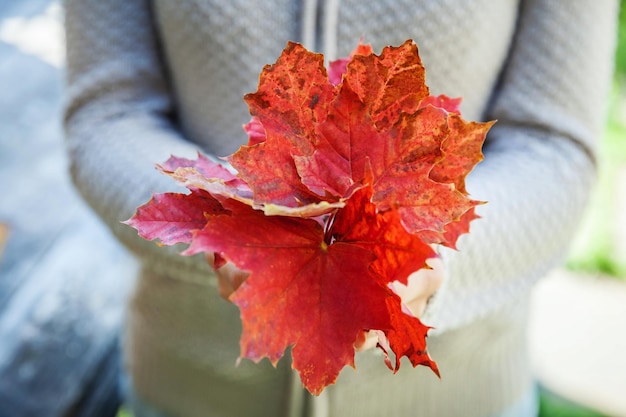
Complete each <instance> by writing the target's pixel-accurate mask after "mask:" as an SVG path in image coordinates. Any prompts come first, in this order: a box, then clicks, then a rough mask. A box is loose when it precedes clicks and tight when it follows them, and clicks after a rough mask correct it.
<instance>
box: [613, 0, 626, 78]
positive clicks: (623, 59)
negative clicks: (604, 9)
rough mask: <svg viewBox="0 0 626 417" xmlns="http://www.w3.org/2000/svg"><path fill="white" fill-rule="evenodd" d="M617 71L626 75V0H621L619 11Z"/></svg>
mask: <svg viewBox="0 0 626 417" xmlns="http://www.w3.org/2000/svg"><path fill="white" fill-rule="evenodd" d="M615 72H616V74H617V75H618V76H620V77H626V1H625V0H622V1H621V8H620V13H619V29H618V37H617V51H616V54H615Z"/></svg>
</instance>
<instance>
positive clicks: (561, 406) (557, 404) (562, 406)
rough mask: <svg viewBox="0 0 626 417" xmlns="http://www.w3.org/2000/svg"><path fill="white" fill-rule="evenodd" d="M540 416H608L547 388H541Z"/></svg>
mask: <svg viewBox="0 0 626 417" xmlns="http://www.w3.org/2000/svg"><path fill="white" fill-rule="evenodd" d="M538 417H608V416H607V415H605V414H601V413H599V412H597V411H594V410H590V409H588V408H585V407H583V406H581V405H580V404H576V403H574V402H572V401H569V400H567V399H565V398H563V397H560V396H558V395H556V394H554V393H553V392H550V391H548V390H545V389H541V390H540V396H539V416H538Z"/></svg>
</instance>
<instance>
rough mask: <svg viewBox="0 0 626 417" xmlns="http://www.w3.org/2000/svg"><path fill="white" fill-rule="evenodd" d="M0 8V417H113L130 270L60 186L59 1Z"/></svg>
mask: <svg viewBox="0 0 626 417" xmlns="http://www.w3.org/2000/svg"><path fill="white" fill-rule="evenodd" d="M2 3H3V6H2V7H0V225H2V227H1V228H0V232H1V233H0V249H1V248H2V247H3V246H4V249H3V250H0V254H1V255H0V417H20V416H47V417H55V416H94V417H98V416H114V415H115V414H116V412H117V408H118V406H119V402H120V398H119V395H118V391H117V389H118V388H117V381H118V377H119V375H118V372H119V365H120V359H119V349H118V344H119V334H120V328H121V325H122V320H123V314H124V305H125V302H126V299H127V297H128V294H129V291H130V289H131V288H132V285H133V277H134V272H135V268H136V265H135V262H134V260H133V259H132V258H131V257H130V256H129V255H128V254H127V253H126V252H125V251H124V250H123V249H122V248H121V247H120V246H119V245H118V244H117V243H116V242H115V241H114V239H113V238H112V237H111V236H110V234H109V233H108V231H107V230H106V228H105V227H104V226H103V225H102V224H101V223H100V222H99V220H98V219H97V218H96V217H95V215H94V214H92V212H91V211H90V209H89V208H88V207H87V206H86V205H85V204H84V203H83V202H82V200H81V199H80V197H79V196H78V195H77V193H76V192H75V190H74V189H73V187H72V184H71V181H70V178H69V174H68V168H67V167H68V163H67V158H66V155H65V149H64V143H63V135H62V128H61V111H62V103H63V97H62V86H63V69H62V68H60V67H59V66H58V64H59V63H60V62H62V56H61V57H58V56H57V55H58V50H59V49H58V48H59V46H61V45H62V42H63V41H62V39H58V38H54V37H55V36H58V34H59V29H60V28H61V26H60V25H61V23H60V20H59V18H60V5H59V3H58V2H57V1H50V0H19V1H17V0H4V1H3V2H2ZM55 25H56V26H55ZM20 36H21V37H20ZM29 36H30V37H29ZM53 38H54V39H53ZM29 42H30V43H29ZM46 42H47V43H48V44H46ZM46 45H47V46H48V49H45V47H46ZM37 48H39V49H37ZM55 48H56V49H55ZM46 53H49V54H48V55H45V54H46ZM54 54H57V55H54Z"/></svg>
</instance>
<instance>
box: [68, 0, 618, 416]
mask: <svg viewBox="0 0 626 417" xmlns="http://www.w3.org/2000/svg"><path fill="white" fill-rule="evenodd" d="M616 16H617V2H616V1H604V2H593V1H591V0H581V1H577V2H567V3H563V2H555V1H551V0H518V1H515V0H503V1H498V2H493V1H491V0H472V1H464V0H444V1H439V2H426V1H409V0H396V1H392V0H385V1H379V2H362V1H360V0H341V1H340V0H326V1H323V0H320V1H316V0H302V1H298V0H295V1H294V0H275V1H271V2H270V1H253V0H233V1H229V2H224V1H221V0H181V1H177V2H169V1H165V0H155V1H152V2H149V1H147V0H109V1H98V0H67V1H66V25H67V43H68V90H67V92H68V104H67V108H66V113H65V121H66V131H67V137H68V147H69V153H70V156H71V162H72V166H71V168H72V175H73V178H74V181H75V184H76V186H77V188H78V189H79V190H80V191H81V193H82V194H83V196H84V198H85V199H86V200H87V201H88V202H89V203H90V204H91V205H92V207H93V208H94V209H95V211H96V212H97V213H98V214H99V215H100V216H101V217H102V219H103V220H104V221H105V222H106V223H107V224H108V225H109V226H110V228H111V230H112V231H113V233H114V234H115V235H116V236H117V237H118V238H119V239H120V240H121V241H122V242H123V243H124V244H125V245H127V246H128V247H129V248H130V249H131V250H132V251H133V252H134V253H135V254H136V255H137V256H138V257H139V259H140V260H141V261H142V262H143V268H142V272H141V275H140V277H139V280H138V284H137V288H136V290H135V293H134V296H133V298H132V300H131V304H130V308H129V316H128V323H127V334H126V337H125V346H124V347H125V358H126V366H127V372H128V374H129V376H130V381H131V384H132V392H133V393H134V397H135V398H136V399H137V400H136V404H137V406H136V410H135V412H136V415H137V416H142V415H151V414H149V413H148V411H147V410H149V409H151V410H153V411H154V413H156V414H154V415H167V416H239V417H243V416H257V415H258V416H283V415H285V416H286V415H292V416H300V415H315V416H342V417H343V416H374V415H388V416H412V415H415V416H438V417H440V416H460V415H463V416H466V417H472V416H476V417H485V416H532V415H535V414H536V408H537V400H536V394H535V389H534V384H533V379H532V375H531V373H530V369H529V361H528V355H527V350H526V342H525V338H526V334H525V329H526V324H527V314H526V313H527V308H528V301H529V293H530V290H531V288H532V285H533V283H535V282H536V281H537V279H539V278H540V277H541V276H543V275H545V274H546V273H547V272H548V271H549V270H550V268H552V267H554V266H556V265H558V264H559V262H561V260H562V258H563V256H564V254H565V252H566V250H567V244H568V242H569V241H570V240H571V237H572V234H573V231H574V230H575V227H576V225H577V223H578V221H579V219H580V216H581V213H582V211H583V208H584V206H585V203H586V202H587V199H588V197H589V191H590V187H591V186H592V183H593V180H594V172H595V164H596V161H595V146H596V145H595V143H596V141H597V138H598V134H599V132H600V130H601V128H602V125H603V116H604V114H603V109H604V103H605V101H606V94H607V90H608V86H609V83H610V75H611V70H612V61H611V57H612V53H613V44H614V32H615V21H616ZM361 37H363V38H364V39H365V41H366V42H368V43H371V44H372V45H373V47H374V50H375V52H377V53H378V52H380V50H381V48H382V47H383V46H384V45H387V44H391V45H399V44H401V43H402V42H404V41H405V40H406V39H409V38H412V39H414V40H415V41H416V42H417V44H418V45H419V48H420V55H421V56H422V59H423V62H424V65H425V67H426V71H427V84H428V85H429V87H430V89H431V93H432V94H442V93H444V94H447V95H449V96H462V97H463V104H462V107H461V110H462V113H463V116H464V117H465V118H466V119H468V120H493V119H497V120H498V123H497V124H496V125H495V126H494V127H493V128H492V129H491V131H490V133H489V135H488V138H487V142H486V144H485V148H484V152H485V160H484V162H483V163H481V164H480V165H479V166H478V167H477V168H476V169H475V170H474V171H473V172H472V173H471V174H470V176H469V177H468V179H467V189H468V190H469V191H470V192H471V194H472V198H475V199H478V200H486V201H488V202H489V203H488V204H487V205H485V206H481V207H480V208H479V214H480V215H481V217H482V219H480V220H477V221H475V222H473V224H472V232H471V233H470V234H469V235H465V236H463V237H462V238H461V239H460V241H459V244H458V247H459V250H458V251H451V250H442V253H441V259H442V263H443V265H444V272H443V277H444V280H443V282H444V283H443V285H442V286H441V288H439V290H438V291H437V293H436V294H435V296H434V297H432V299H431V300H430V302H429V303H428V306H427V308H426V310H425V312H424V314H423V315H422V320H423V321H424V322H425V323H426V324H428V325H431V326H433V327H435V328H436V330H435V331H433V332H431V336H430V337H429V350H430V353H431V356H432V357H433V359H435V360H436V361H437V363H438V365H439V368H440V371H441V375H442V378H441V379H437V378H436V377H435V376H434V375H432V373H430V371H428V370H425V369H419V368H418V369H412V368H411V367H410V366H404V367H403V368H402V369H401V371H400V372H399V373H398V374H396V375H392V374H391V373H390V372H389V371H388V370H387V369H386V367H385V366H382V365H381V359H380V358H379V357H378V353H377V352H376V351H375V350H372V349H370V350H367V351H364V352H361V353H359V354H358V355H357V371H356V372H353V371H352V370H349V369H348V370H344V371H343V372H342V374H341V375H340V377H339V380H338V382H337V384H336V385H333V386H331V387H328V388H327V389H326V391H325V392H324V393H323V394H322V395H321V396H320V397H318V398H307V397H306V396H305V395H304V394H303V393H302V391H301V389H300V388H299V385H298V381H297V378H296V379H295V381H292V380H293V378H292V375H291V371H290V370H289V364H288V363H286V361H283V363H281V364H280V365H279V369H278V370H274V369H272V368H271V367H270V366H269V365H268V364H267V363H262V364H259V365H254V364H251V363H249V362H247V361H243V363H242V364H241V365H240V366H238V367H235V366H234V363H235V360H236V358H237V356H238V338H239V334H240V324H239V319H238V315H237V311H236V309H235V307H234V306H232V305H230V304H228V303H226V302H224V301H223V300H222V299H220V296H219V293H218V289H217V285H216V280H215V279H213V273H212V271H211V269H210V267H209V266H208V265H207V263H206V262H205V260H204V259H202V258H201V257H200V258H184V257H180V256H178V255H177V251H176V250H172V249H165V248H160V247H157V246H156V245H154V244H153V243H151V242H145V241H143V240H142V239H141V238H139V237H138V236H137V235H136V233H135V232H134V231H133V230H132V229H131V228H129V227H127V226H125V225H122V224H120V221H121V220H125V219H128V218H129V217H130V216H131V215H132V214H133V213H134V211H135V209H136V208H137V207H138V206H139V205H141V204H143V203H145V202H146V201H147V200H148V199H149V198H150V196H151V194H152V193H154V192H163V191H166V190H169V189H172V181H171V180H170V179H168V178H166V177H164V176H162V175H160V174H159V173H157V172H156V171H155V170H154V168H153V167H154V164H155V163H158V162H162V161H164V160H165V159H167V158H168V157H169V155H170V154H173V155H177V156H186V157H194V155H195V153H196V150H197V149H202V150H203V151H204V152H206V153H209V154H214V155H218V156H223V155H227V154H230V153H232V152H233V151H234V150H235V149H236V148H237V147H238V146H239V145H240V144H242V143H244V142H245V140H246V137H245V134H244V133H243V131H242V130H241V127H240V126H241V125H242V123H245V122H246V121H247V119H248V113H247V109H246V107H245V104H244V103H243V100H242V96H243V94H245V93H248V92H252V91H254V90H255V89H256V82H257V77H258V73H259V72H260V70H261V68H262V67H263V65H264V64H267V63H271V62H274V61H275V59H276V58H277V57H278V55H279V54H280V51H281V50H282V49H283V47H284V46H285V44H286V41H288V40H292V41H299V42H302V43H303V44H304V45H305V46H306V47H308V48H309V49H312V50H317V51H320V52H323V53H324V54H325V55H326V57H327V58H328V59H334V58H337V57H342V56H346V55H348V54H349V53H350V51H351V50H352V49H353V48H354V47H355V45H356V44H357V42H358V40H359V39H360V38H361ZM176 191H181V190H180V189H176ZM430 292H432V290H431V289H427V290H424V291H422V292H421V293H420V292H419V291H418V293H417V295H416V297H417V298H418V299H424V298H426V297H427V296H428V295H430Z"/></svg>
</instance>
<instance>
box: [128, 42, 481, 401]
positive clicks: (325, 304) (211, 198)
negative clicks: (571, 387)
mask: <svg viewBox="0 0 626 417" xmlns="http://www.w3.org/2000/svg"><path fill="white" fill-rule="evenodd" d="M323 62H324V60H323V56H322V55H319V54H314V53H311V52H309V51H307V50H306V49H305V48H304V47H302V46H301V45H299V44H295V43H289V44H288V45H287V47H286V48H285V50H284V51H283V53H282V55H281V56H280V57H279V59H278V60H277V61H276V63H275V64H273V65H268V66H266V67H265V68H264V69H263V71H262V73H261V76H260V78H259V88H258V90H257V92H255V93H252V94H248V95H246V96H245V100H246V102H247V103H248V105H249V107H250V113H251V114H252V116H253V117H252V120H251V121H250V122H249V123H248V124H246V125H245V126H244V130H245V131H246V132H247V133H248V136H249V143H248V144H247V145H246V146H242V147H241V148H240V149H239V150H238V151H237V152H235V153H234V154H233V155H230V156H229V157H227V158H226V160H227V161H228V162H229V163H230V164H231V165H232V167H233V168H234V169H235V170H236V171H237V175H235V174H233V173H232V172H231V171H230V170H228V169H226V168H225V167H223V166H222V165H220V164H218V163H217V162H214V161H212V160H210V159H208V158H206V157H203V156H199V158H198V159H197V160H188V159H183V158H176V157H172V158H170V160H168V161H167V162H165V163H164V164H162V165H161V166H160V169H161V171H162V172H164V173H165V174H167V175H170V176H172V177H173V178H174V179H175V180H177V181H179V182H180V183H181V184H183V185H184V186H186V187H187V188H188V189H189V190H190V191H191V192H190V194H184V195H177V194H163V195H156V196H155V197H154V198H153V199H152V200H151V201H149V202H148V203H146V205H144V206H142V207H140V208H139V209H138V211H137V213H136V214H135V216H133V218H132V219H131V220H130V221H128V222H127V223H128V224H130V225H131V226H133V227H135V228H136V229H137V230H138V231H139V232H140V235H141V236H142V237H144V238H146V239H156V238H159V239H160V240H161V243H162V244H174V243H180V242H183V243H188V244H189V248H188V249H187V250H186V251H185V253H184V254H187V255H189V254H195V253H199V252H206V253H214V254H215V255H216V258H217V259H219V260H220V263H221V262H222V261H224V260H227V261H230V262H232V263H234V264H235V265H236V266H237V267H239V268H240V269H242V270H245V271H248V272H249V273H250V275H249V278H248V279H247V280H246V281H245V282H244V284H243V285H241V287H239V288H238V289H237V290H236V291H235V292H234V293H233V295H232V296H231V300H232V301H233V302H234V303H235V304H236V305H237V306H238V307H239V309H240V311H241V319H242V323H243V333H242V337H241V356H242V357H247V358H250V359H252V360H254V361H259V360H261V359H262V358H264V357H267V358H269V360H270V361H271V362H272V363H274V364H275V363H276V362H277V361H278V360H279V359H280V358H281V357H282V356H283V354H284V352H285V350H286V349H287V348H288V347H290V346H292V357H293V365H292V366H293V367H294V369H296V370H298V372H299V373H300V377H301V379H302V382H303V384H304V386H305V387H306V388H307V389H308V390H309V391H310V392H312V393H314V394H319V393H320V392H321V391H322V390H323V389H324V387H326V386H327V385H328V384H331V383H333V382H334V381H335V380H336V378H337V376H338V374H339V372H340V371H341V369H342V368H343V367H344V366H346V365H351V366H354V343H355V341H356V339H357V337H358V336H360V335H361V334H362V333H363V332H364V331H367V330H378V331H379V332H378V333H379V345H378V346H379V348H381V349H382V350H383V351H384V352H385V354H386V355H389V354H391V353H393V354H394V355H395V365H393V364H392V363H391V360H390V359H389V357H388V356H387V358H386V363H387V364H388V366H389V367H390V368H391V369H392V370H394V371H397V369H398V368H399V366H400V359H401V358H402V357H403V356H406V357H408V358H409V360H410V361H411V363H412V364H413V366H417V365H426V366H429V367H430V368H432V369H433V371H435V372H436V373H437V372H438V371H437V366H436V364H435V362H434V361H432V360H431V358H430V357H429V355H428V353H427V350H426V335H427V333H428V329H429V327H428V326H425V325H424V324H422V323H421V322H420V320H419V319H418V318H417V317H414V316H413V315H412V314H411V313H410V312H409V311H408V309H406V308H405V307H404V306H403V304H402V301H401V299H400V297H398V296H397V295H396V294H395V293H394V292H393V282H395V281H399V282H401V283H404V284H406V283H407V278H408V276H409V275H410V274H411V273H413V272H415V271H416V270H419V269H421V268H425V267H427V265H426V260H427V259H428V258H431V257H433V256H436V254H435V252H434V250H433V248H432V247H431V244H434V243H437V244H444V245H447V246H450V247H454V246H455V243H456V240H457V239H458V237H459V236H460V235H461V234H463V233H467V232H468V231H469V224H470V221H471V220H473V219H474V218H476V217H477V216H476V214H475V210H474V208H475V206H476V205H478V204H480V202H477V201H474V200H472V199H470V198H469V196H468V193H467V190H466V189H465V177H466V176H467V174H468V173H469V172H470V170H471V169H472V168H473V167H474V166H475V165H476V164H477V163H478V162H479V161H480V160H481V159H482V153H481V146H482V143H483V141H484V138H485V135H486V133H487V131H488V130H489V128H490V127H491V123H476V122H466V121H465V120H463V119H462V118H461V116H460V99H451V98H449V97H447V96H443V95H442V96H437V97H433V96H430V95H429V91H428V87H427V86H426V84H425V82H424V80H425V71H424V68H423V66H422V63H421V60H420V58H419V54H418V51H417V47H416V45H415V44H414V43H413V42H412V41H407V42H405V43H404V44H403V45H401V46H399V47H387V48H385V49H384V50H383V51H382V53H381V54H380V55H376V54H374V53H373V52H372V50H371V47H369V46H368V45H359V47H358V48H357V49H356V50H355V52H354V53H353V54H352V55H351V57H349V58H346V59H344V60H340V61H337V62H334V63H331V65H330V71H329V72H328V73H327V71H326V69H325V68H324V65H323Z"/></svg>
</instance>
